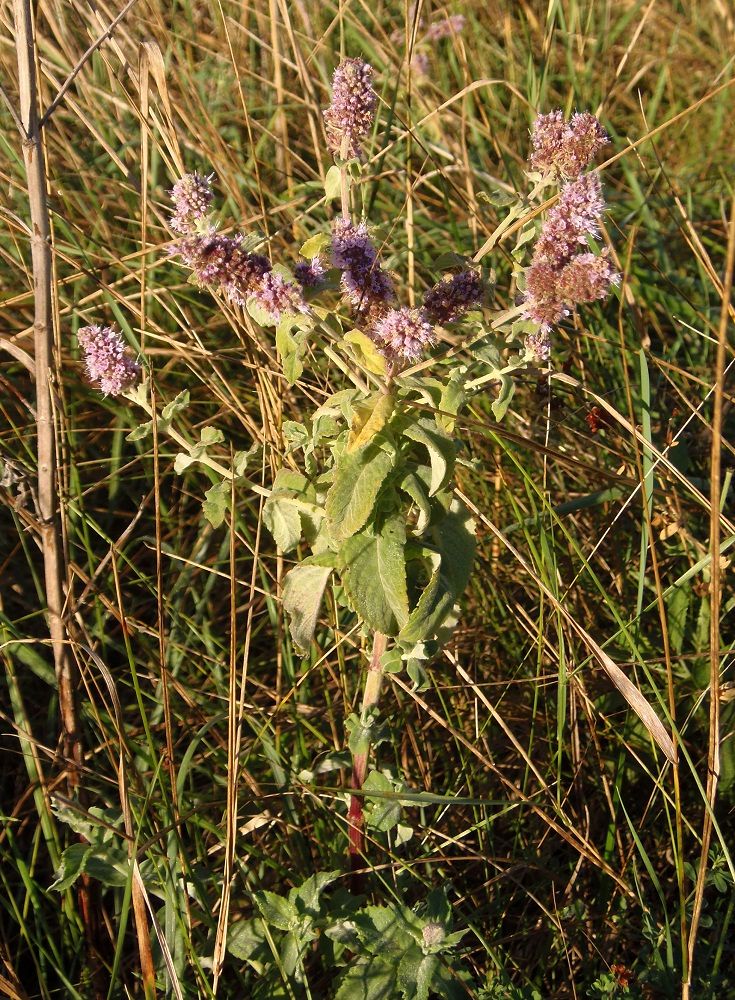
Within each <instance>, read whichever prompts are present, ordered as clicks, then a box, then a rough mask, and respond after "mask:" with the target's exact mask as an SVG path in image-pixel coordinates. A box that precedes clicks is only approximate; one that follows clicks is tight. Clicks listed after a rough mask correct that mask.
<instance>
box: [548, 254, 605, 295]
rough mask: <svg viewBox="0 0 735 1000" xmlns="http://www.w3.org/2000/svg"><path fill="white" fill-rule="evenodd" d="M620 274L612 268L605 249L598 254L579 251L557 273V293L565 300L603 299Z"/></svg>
mask: <svg viewBox="0 0 735 1000" xmlns="http://www.w3.org/2000/svg"><path fill="white" fill-rule="evenodd" d="M619 281H620V275H619V274H617V272H616V271H615V270H614V269H613V266H612V264H611V263H610V260H609V258H608V254H607V251H603V253H601V254H600V255H599V256H595V254H593V253H580V254H577V256H576V257H572V259H571V260H570V261H569V263H568V264H567V265H565V267H563V268H562V270H561V273H560V274H559V280H558V290H559V294H560V295H561V296H562V297H563V298H564V299H565V300H566V301H567V302H594V301H595V299H604V298H605V297H606V296H607V294H608V293H609V291H610V287H611V285H617V284H618V282H619Z"/></svg>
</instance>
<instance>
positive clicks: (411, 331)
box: [372, 306, 434, 361]
mask: <svg viewBox="0 0 735 1000" xmlns="http://www.w3.org/2000/svg"><path fill="white" fill-rule="evenodd" d="M372 332H373V337H374V339H375V340H376V341H377V342H378V344H379V345H381V346H382V347H383V348H384V349H385V353H386V354H387V355H388V356H389V357H390V356H391V355H393V356H395V357H396V358H399V359H402V360H404V361H417V360H418V359H419V358H420V357H421V355H422V353H423V351H424V349H425V348H426V347H428V346H429V345H430V344H433V342H434V327H433V326H432V325H431V323H430V322H429V318H428V316H427V315H426V313H425V311H424V310H423V309H408V308H406V307H405V306H404V307H403V308H401V309H389V310H388V311H387V312H386V313H385V315H383V316H382V317H381V318H380V319H379V320H378V322H377V323H376V324H375V326H374V328H373V331H372Z"/></svg>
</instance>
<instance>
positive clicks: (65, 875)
mask: <svg viewBox="0 0 735 1000" xmlns="http://www.w3.org/2000/svg"><path fill="white" fill-rule="evenodd" d="M93 850H94V847H93V846H92V845H91V844H70V845H69V847H67V848H66V850H65V851H64V853H63V854H62V855H61V860H60V862H59V867H58V868H57V870H56V871H55V872H54V875H55V878H54V881H53V882H52V883H51V885H50V886H49V889H55V890H56V892H63V891H64V890H65V889H68V888H69V887H70V886H72V885H74V883H75V882H76V880H77V879H78V878H79V876H80V875H81V874H82V872H83V871H84V867H85V864H86V862H87V858H88V857H89V856H90V854H91V853H92V851H93Z"/></svg>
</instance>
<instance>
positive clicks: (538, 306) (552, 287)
mask: <svg viewBox="0 0 735 1000" xmlns="http://www.w3.org/2000/svg"><path fill="white" fill-rule="evenodd" d="M568 314H569V310H568V309H567V307H566V305H565V302H564V299H563V297H562V295H561V292H560V290H559V271H558V270H557V269H556V268H555V267H553V266H552V265H551V264H548V263H546V261H543V260H539V261H536V263H533V264H531V266H530V267H529V268H528V270H527V271H526V315H527V316H528V318H529V319H532V320H533V321H534V323H538V324H539V326H540V327H541V329H542V330H544V331H546V330H549V329H550V328H551V327H552V326H554V325H555V324H556V323H558V322H559V320H561V319H563V318H564V317H565V316H567V315H568Z"/></svg>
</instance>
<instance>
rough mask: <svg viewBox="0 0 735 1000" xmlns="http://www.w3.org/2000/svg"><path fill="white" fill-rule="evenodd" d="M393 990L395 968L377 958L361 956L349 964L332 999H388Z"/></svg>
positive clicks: (394, 988) (394, 986) (394, 989)
mask: <svg viewBox="0 0 735 1000" xmlns="http://www.w3.org/2000/svg"><path fill="white" fill-rule="evenodd" d="M395 991H396V978H395V970H394V969H393V968H392V967H391V966H390V965H388V964H387V963H386V962H383V961H381V960H380V959H379V958H372V959H364V958H362V959H358V960H357V961H356V962H354V963H353V964H352V965H350V966H349V968H348V969H347V972H346V973H345V974H344V976H343V977H342V979H341V980H340V984H339V988H338V990H337V993H336V994H335V997H334V1000H388V998H389V997H394V996H395V995H396V992H395Z"/></svg>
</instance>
